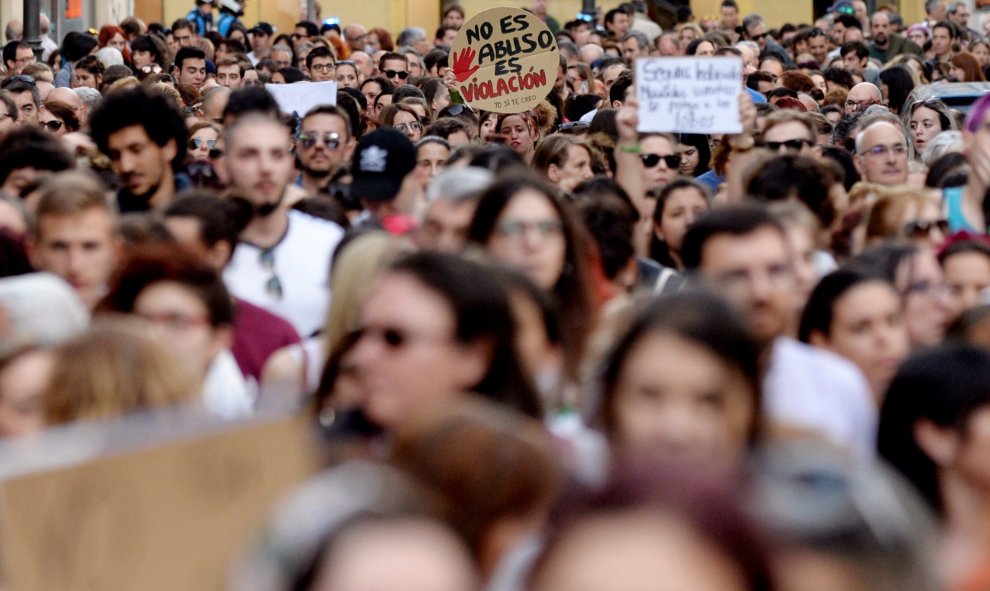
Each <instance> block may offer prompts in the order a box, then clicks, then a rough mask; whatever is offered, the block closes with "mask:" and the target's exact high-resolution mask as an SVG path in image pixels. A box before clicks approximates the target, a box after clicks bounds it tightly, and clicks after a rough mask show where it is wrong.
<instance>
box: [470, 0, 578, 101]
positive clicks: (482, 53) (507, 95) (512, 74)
mask: <svg viewBox="0 0 990 591" xmlns="http://www.w3.org/2000/svg"><path fill="white" fill-rule="evenodd" d="M450 63H451V67H452V68H453V70H454V77H455V78H456V80H457V83H456V84H457V91H458V92H460V94H461V97H462V98H463V99H464V100H465V101H466V102H467V103H468V104H469V105H471V106H472V107H474V108H476V109H483V110H486V111H497V112H499V113H522V112H523V111H527V110H529V109H532V108H533V107H535V106H536V105H537V103H539V102H540V101H541V100H543V99H544V98H546V96H547V94H549V93H550V91H551V90H552V89H553V84H554V82H555V81H556V79H557V69H558V67H559V66H560V51H559V50H558V49H557V39H556V38H555V37H554V35H553V33H551V32H550V29H548V28H547V26H546V25H545V24H544V23H543V21H541V20H540V19H538V18H536V16H535V15H534V14H533V13H531V12H527V11H525V10H520V9H518V8H493V9H491V10H486V11H484V12H482V13H481V14H479V15H477V16H475V17H474V18H472V19H471V20H469V21H468V22H466V23H464V26H462V27H461V30H460V31H458V33H457V37H456V38H455V39H454V45H453V47H452V48H451V51H450Z"/></svg>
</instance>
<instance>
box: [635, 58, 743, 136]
mask: <svg viewBox="0 0 990 591" xmlns="http://www.w3.org/2000/svg"><path fill="white" fill-rule="evenodd" d="M742 67H743V64H742V60H740V59H739V58H736V57H700V58H697V57H679V58H642V59H638V60H636V90H637V92H636V95H637V98H638V99H639V130H640V131H646V132H679V133H706V134H713V133H740V132H742V131H743V125H742V121H741V120H740V116H739V113H740V105H739V95H740V93H742V92H743V88H742Z"/></svg>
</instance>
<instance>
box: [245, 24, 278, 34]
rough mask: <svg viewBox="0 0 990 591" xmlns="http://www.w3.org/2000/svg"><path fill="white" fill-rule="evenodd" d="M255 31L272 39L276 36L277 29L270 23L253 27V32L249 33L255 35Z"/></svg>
mask: <svg viewBox="0 0 990 591" xmlns="http://www.w3.org/2000/svg"><path fill="white" fill-rule="evenodd" d="M255 31H257V32H259V33H261V34H262V35H265V36H268V37H271V36H272V35H274V34H275V28H274V27H272V26H271V25H270V24H268V23H258V24H256V25H255V26H253V27H251V30H250V31H248V32H249V33H254V32H255Z"/></svg>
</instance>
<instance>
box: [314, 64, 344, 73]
mask: <svg viewBox="0 0 990 591" xmlns="http://www.w3.org/2000/svg"><path fill="white" fill-rule="evenodd" d="M336 67H337V65H336V64H313V65H312V66H310V67H309V69H310V70H313V71H314V72H333V71H334V69H336Z"/></svg>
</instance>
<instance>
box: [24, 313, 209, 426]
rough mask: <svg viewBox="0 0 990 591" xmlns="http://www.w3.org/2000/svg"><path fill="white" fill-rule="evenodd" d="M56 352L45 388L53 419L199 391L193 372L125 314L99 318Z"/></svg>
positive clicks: (97, 414) (153, 403)
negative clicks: (181, 364)
mask: <svg viewBox="0 0 990 591" xmlns="http://www.w3.org/2000/svg"><path fill="white" fill-rule="evenodd" d="M56 355H57V364H56V366H55V371H54V373H53V375H52V380H51V383H50V384H49V385H48V388H47V389H46V390H45V392H44V393H43V394H42V410H43V412H44V416H45V422H46V423H47V424H49V425H59V424H63V423H69V422H72V421H76V420H79V419H109V418H113V417H118V416H121V415H124V414H127V413H130V412H134V411H138V410H141V409H145V408H154V407H164V406H173V405H178V404H181V403H183V402H186V401H188V400H189V399H190V398H193V397H195V396H196V394H197V392H196V388H195V386H194V381H193V379H192V375H191V374H190V373H188V372H185V371H183V368H182V367H180V366H179V365H178V364H177V363H176V362H175V360H173V358H172V357H171V356H170V355H169V354H168V352H167V351H166V350H165V349H164V348H163V347H162V346H161V345H159V344H157V343H156V342H154V341H152V340H151V338H150V337H149V336H148V335H147V334H146V332H145V331H144V330H142V328H141V327H140V326H139V325H137V324H134V323H132V322H131V321H128V320H124V319H122V318H113V319H101V320H99V321H98V322H96V323H95V324H94V325H93V326H92V328H90V330H89V331H88V332H86V333H84V334H83V335H82V336H80V337H78V338H76V339H75V340H73V341H70V342H69V343H67V344H65V345H63V346H61V347H59V348H58V349H57V350H56Z"/></svg>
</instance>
